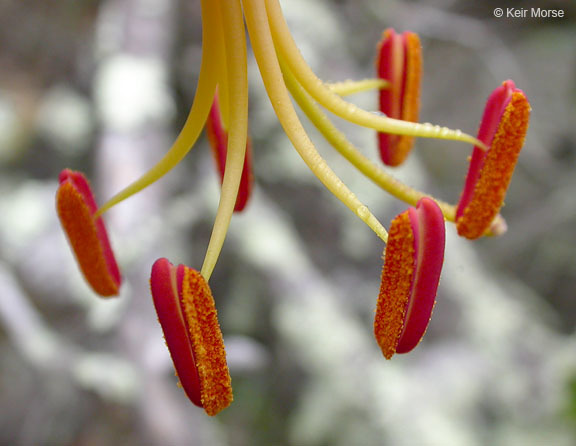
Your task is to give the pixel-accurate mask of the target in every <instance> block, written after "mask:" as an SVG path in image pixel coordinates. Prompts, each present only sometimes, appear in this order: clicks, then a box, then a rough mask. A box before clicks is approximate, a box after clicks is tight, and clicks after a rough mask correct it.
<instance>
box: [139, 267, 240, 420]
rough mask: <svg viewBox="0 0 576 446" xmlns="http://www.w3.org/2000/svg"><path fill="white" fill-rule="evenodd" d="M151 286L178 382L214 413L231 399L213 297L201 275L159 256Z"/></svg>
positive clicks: (207, 411)
mask: <svg viewBox="0 0 576 446" xmlns="http://www.w3.org/2000/svg"><path fill="white" fill-rule="evenodd" d="M150 283H151V289H152V296H153V299H154V306H155V308H156V311H157V313H158V320H159V322H160V324H161V326H162V330H163V331H164V337H165V339H166V344H167V346H168V349H169V351H170V354H171V356H172V360H173V362H174V367H175V369H176V373H177V375H178V377H179V379H180V383H181V385H182V387H183V389H184V391H185V392H186V394H187V396H188V397H189V398H190V400H191V401H192V402H193V403H194V404H195V405H197V406H199V407H203V408H204V410H205V411H206V413H207V414H208V415H210V416H213V415H216V414H217V413H219V412H220V411H221V410H223V409H225V408H226V407H228V406H229V405H230V403H231V402H232V400H233V395H232V386H231V379H230V373H229V371H228V365H227V363H226V351H225V349H224V342H223V340H222V332H221V330H220V325H219V324H218V317H217V312H216V307H215V304H214V298H213V297H212V293H211V291H210V288H209V286H208V284H207V282H206V280H205V279H204V278H203V277H202V275H201V274H200V273H199V272H198V271H196V270H193V269H191V268H188V267H187V266H185V265H179V266H178V268H175V267H174V266H173V265H172V264H171V263H170V262H169V261H168V260H166V259H159V260H157V261H156V262H155V263H154V266H153V267H152V276H151V280H150Z"/></svg>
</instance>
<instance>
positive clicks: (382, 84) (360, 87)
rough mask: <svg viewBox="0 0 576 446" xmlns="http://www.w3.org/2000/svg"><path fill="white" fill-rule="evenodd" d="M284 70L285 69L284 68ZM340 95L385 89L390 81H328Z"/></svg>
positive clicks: (330, 86) (328, 85) (328, 84)
mask: <svg viewBox="0 0 576 446" xmlns="http://www.w3.org/2000/svg"><path fill="white" fill-rule="evenodd" d="M282 71H284V70H282ZM325 85H326V86H327V87H328V88H329V89H330V90H332V92H334V93H336V94H337V95H338V96H349V95H351V94H356V93H362V92H364V91H370V90H383V89H386V88H390V82H388V81H386V80H384V79H363V80H361V81H354V80H346V81H343V82H326V84H325Z"/></svg>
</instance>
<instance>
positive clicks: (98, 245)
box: [56, 169, 122, 297]
mask: <svg viewBox="0 0 576 446" xmlns="http://www.w3.org/2000/svg"><path fill="white" fill-rule="evenodd" d="M59 182H60V185H59V187H58V192H57V193H56V209H57V212H58V216H59V217H60V222H61V224H62V227H63V228H64V232H65V233H66V236H67V238H68V242H69V243H70V246H71V247H72V251H73V252H74V255H75V256H76V260H77V262H78V265H79V266H80V269H81V270H82V273H83V274H84V278H85V279H86V282H88V284H89V285H90V286H91V287H92V289H93V290H94V291H95V292H96V293H98V294H99V295H100V296H102V297H109V296H116V295H117V294H118V290H119V288H120V284H121V283H122V278H121V277H120V270H119V269H118V264H117V263H116V258H115V257H114V252H113V251H112V247H111V245H110V241H109V240H108V233H107V231H106V226H105V225H104V220H103V219H102V217H95V214H96V210H97V209H98V206H97V205H96V200H95V199H94V194H93V193H92V190H91V189H90V183H88V180H87V179H86V177H85V176H84V175H83V174H82V173H80V172H74V171H72V170H69V169H65V170H63V171H62V172H61V173H60V177H59Z"/></svg>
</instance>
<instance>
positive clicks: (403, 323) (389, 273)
mask: <svg viewBox="0 0 576 446" xmlns="http://www.w3.org/2000/svg"><path fill="white" fill-rule="evenodd" d="M444 243H445V228H444V217H443V216H442V211H441V210H440V208H439V207H438V205H437V204H436V203H435V202H434V200H431V199H430V198H423V199H422V200H420V201H419V202H418V205H417V206H416V208H409V209H408V210H407V211H404V212H402V213H401V214H399V215H398V216H396V218H395V219H394V220H392V224H391V225H390V234H389V238H388V244H387V245H386V252H385V255H384V267H383V269H382V284H381V286H380V295H379V296H378V302H377V306H376V317H375V319H374V335H375V337H376V341H377V342H378V345H379V346H380V348H381V349H382V353H383V355H384V357H385V358H386V359H390V358H391V357H392V356H393V355H394V353H407V352H409V351H411V350H412V349H413V348H414V347H416V345H418V343H419V342H420V340H421V339H422V337H423V336H424V333H425V332H426V328H427V327H428V323H429V322H430V318H431V316H432V309H433V308H434V303H435V299H436V291H437V289H438V282H439V281H440V272H441V271H442V263H443V261H444Z"/></svg>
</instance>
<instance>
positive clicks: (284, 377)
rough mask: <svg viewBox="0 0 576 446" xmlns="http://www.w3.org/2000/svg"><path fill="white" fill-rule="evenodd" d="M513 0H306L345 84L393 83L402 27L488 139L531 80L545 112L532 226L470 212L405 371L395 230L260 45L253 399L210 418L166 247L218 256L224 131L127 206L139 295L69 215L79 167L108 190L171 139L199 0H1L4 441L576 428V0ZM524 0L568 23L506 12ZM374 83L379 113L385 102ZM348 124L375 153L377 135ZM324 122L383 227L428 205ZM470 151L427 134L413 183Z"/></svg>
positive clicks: (249, 295)
mask: <svg viewBox="0 0 576 446" xmlns="http://www.w3.org/2000/svg"><path fill="white" fill-rule="evenodd" d="M507 3H508V4H506V5H503V4H502V3H501V2H500V1H492V0H491V1H484V2H466V1H462V0H433V1H427V2H424V1H405V2H399V1H398V2H396V1H388V0H290V1H282V6H283V9H284V11H285V14H286V17H287V20H288V22H289V25H290V27H291V29H292V31H293V34H294V37H295V39H296V41H297V43H298V45H299V46H300V48H301V50H302V53H303V55H304V56H305V58H306V60H307V61H308V62H309V63H310V65H311V66H312V67H313V69H314V70H315V71H316V73H317V74H318V75H319V76H320V77H321V78H323V79H325V80H330V81H338V80H344V79H348V78H353V79H360V78H364V77H371V76H373V67H374V65H373V63H374V62H373V60H374V56H375V46H376V42H377V41H378V40H379V38H380V34H381V33H382V31H383V30H384V29H385V28H387V27H389V26H393V27H395V28H396V30H398V31H403V30H405V29H410V30H412V31H415V32H418V33H419V34H420V36H421V39H422V43H423V47H424V78H423V97H422V111H421V119H422V121H430V122H433V123H437V124H442V125H446V126H449V127H452V128H460V129H462V130H463V131H466V132H470V133H475V132H476V129H477V126H478V123H479V120H480V117H481V115H482V111H483V107H484V103H485V100H486V98H487V97H488V95H489V94H490V92H491V91H492V90H493V89H494V88H496V87H497V86H498V85H500V83H501V82H502V81H503V80H505V79H509V78H511V79H514V80H515V82H516V84H517V86H518V87H519V88H522V89H523V90H524V91H525V92H526V94H527V96H528V97H529V99H530V100H531V104H532V107H533V112H532V119H531V125H530V130H529V133H528V137H527V141H526V145H525V148H524V150H523V152H522V154H521V157H520V161H519V164H518V167H517V169H516V173H515V177H514V179H513V182H512V185H511V188H510V190H509V193H508V196H507V201H506V207H505V208H504V209H503V211H502V213H503V215H504V217H505V218H506V220H507V222H508V226H509V231H508V233H507V234H505V235H504V236H502V237H500V238H497V239H482V240H478V241H475V242H470V241H467V240H462V239H460V238H458V237H457V236H456V235H455V229H454V227H453V226H452V225H448V227H447V237H448V239H447V247H446V260H445V266H444V270H443V275H442V280H441V284H440V289H439V292H438V296H437V305H436V308H435V311H434V317H433V319H432V321H431V324H430V326H429V329H428V333H427V335H426V337H425V339H424V340H423V341H422V343H421V344H420V345H419V346H418V347H417V349H416V350H414V351H413V352H412V353H410V354H409V355H398V356H395V357H394V358H393V359H392V360H391V361H385V360H384V358H383V357H382V354H381V352H380V351H379V348H378V346H377V344H376V342H375V341H374V339H373V336H372V322H373V312H374V307H375V302H376V297H377V294H378V289H379V281H380V271H381V268H382V260H381V256H382V249H383V246H382V245H381V244H380V243H376V242H377V239H376V238H375V236H374V234H373V233H372V232H371V231H370V230H369V229H368V228H366V227H365V226H364V225H363V224H362V223H361V222H360V221H359V220H357V219H356V218H355V217H354V216H353V215H352V214H351V213H350V212H349V211H348V210H347V209H346V208H345V207H344V206H343V205H342V204H341V203H340V202H338V201H337V200H336V199H335V198H334V197H332V196H331V194H329V193H328V192H327V191H326V190H325V189H324V188H323V187H322V186H321V184H320V183H319V182H318V181H317V180H316V179H315V178H314V177H313V175H312V174H311V173H310V172H309V171H308V169H307V168H306V167H305V165H304V163H303V162H302V161H301V160H300V159H299V158H298V156H297V154H296V152H295V151H294V150H293V149H292V148H291V146H290V144H289V142H288V141H287V138H286V137H285V135H284V134H283V132H282V131H281V128H280V126H279V124H278V122H277V120H276V119H275V116H274V114H273V112H272V111H271V110H272V109H271V107H270V104H269V102H268V99H267V97H266V95H265V92H264V89H263V87H262V85H261V81H260V79H259V76H258V71H257V67H256V66H255V64H254V62H253V61H252V60H251V63H250V76H251V77H250V83H251V93H250V94H251V96H250V101H251V102H250V119H251V120H250V126H251V134H252V138H253V153H254V166H255V177H256V185H255V191H254V195H253V197H252V200H251V202H250V204H249V206H248V208H247V209H246V211H245V212H244V213H242V214H241V215H236V216H234V218H233V221H232V225H231V229H230V232H229V235H228V239H227V241H226V244H225V246H224V250H223V252H222V255H221V257H220V261H219V263H218V265H217V267H216V270H215V272H214V275H213V276H212V279H211V286H212V290H213V292H214V296H215V299H216V303H217V307H218V311H219V317H220V323H221V326H222V330H223V333H224V339H225V343H226V347H227V351H228V361H229V366H230V370H231V374H232V380H233V387H234V395H235V401H234V403H233V405H232V406H231V407H230V408H228V409H226V410H225V411H224V412H222V413H221V414H220V415H218V416H217V417H215V418H209V417H207V416H206V415H205V413H204V412H203V411H202V410H201V409H198V408H196V407H194V406H193V405H192V404H190V403H189V401H188V400H187V399H186V397H185V396H184V393H183V392H182V391H181V390H180V389H179V388H178V387H177V385H176V378H175V376H174V373H173V369H172V365H171V361H170V358H169V355H168V352H167V350H166V348H165V346H164V343H163V339H162V334H161V331H160V328H159V325H158V323H157V321H156V316H155V313H154V309H153V306H152V301H151V298H150V293H149V285H148V277H149V271H150V267H151V265H152V263H153V261H154V260H155V259H156V258H158V257H168V258H169V259H170V260H171V261H172V262H174V263H186V264H188V265H190V266H192V267H196V268H199V267H200V266H201V262H202V259H203V256H204V251H205V249H206V245H207V241H208V238H209V235H210V231H211V225H212V222H213V219H214V215H215V210H216V206H217V201H218V192H219V179H218V176H217V173H216V169H215V168H214V166H213V161H212V159H211V154H210V151H209V148H208V146H207V143H206V140H205V138H204V137H202V138H201V140H200V141H199V143H198V144H197V147H195V149H194V150H193V151H192V152H191V153H190V154H189V155H188V157H187V158H186V159H185V161H184V162H183V163H181V164H180V165H179V166H178V167H177V168H176V169H175V170H174V171H173V172H172V173H171V174H170V175H169V176H167V177H165V179H162V180H161V181H159V182H158V183H156V184H155V185H154V186H152V187H150V188H149V189H147V190H146V191H144V192H142V193H141V194H139V195H138V196H136V197H133V198H132V199H130V200H128V201H126V202H124V203H122V204H120V205H118V206H117V207H116V208H114V209H113V210H111V211H110V212H109V213H108V214H107V215H106V219H107V224H108V229H109V232H110V234H111V237H112V243H113V245H114V248H115V250H116V253H117V256H118V258H119V262H120V265H121V268H122V271H123V275H124V279H125V281H124V285H123V288H122V293H121V296H120V298H118V299H113V300H109V301H104V300H100V299H98V298H97V297H96V296H95V295H94V294H93V293H92V292H91V290H90V289H89V288H88V286H87V285H86V284H85V283H84V281H83V279H82V277H81V275H80V273H79V271H78V269H77V267H76V264H75V261H74V259H73V257H72V254H71V252H70V250H69V248H68V246H67V243H66V240H65V238H64V236H63V234H62V231H61V229H60V227H59V223H58V221H57V217H56V213H55V209H54V195H55V191H56V188H57V178H58V173H59V172H60V171H61V170H62V169H63V168H65V167H68V168H72V169H77V170H82V171H84V172H85V173H86V174H87V176H88V177H89V178H90V179H91V181H92V184H93V187H94V189H95V192H96V195H97V197H98V200H99V201H100V202H103V201H104V200H106V199H107V198H109V197H110V196H111V195H112V194H114V193H115V192H117V191H118V190H120V189H121V188H123V187H124V186H125V185H127V184H129V183H130V182H131V181H132V180H134V179H135V178H137V177H138V176H139V175H140V174H141V173H142V172H144V171H145V170H146V169H147V168H149V167H150V166H152V165H153V164H154V163H155V162H156V161H157V160H158V159H159V158H160V157H161V156H162V154H163V153H164V152H165V151H166V150H167V149H168V148H169V147H170V145H171V143H172V141H173V140H174V138H175V136H176V134H177V132H178V130H179V128H180V126H181V125H182V123H183V122H184V119H185V117H186V113H187V111H188V107H189V106H190V104H191V102H192V97H193V94H194V89H195V86H196V80H197V71H198V67H199V63H200V58H201V50H200V44H201V22H200V17H199V11H200V9H199V1H198V0H188V1H183V0H107V1H105V0H81V1H78V0H62V1H59V2H37V1H33V0H1V1H0V444H2V445H24V446H28V445H80V446H85V445H87V446H100V445H111V444H123V445H144V444H145V445H176V446H178V445H231V446H248V445H297V446H328V445H336V446H340V445H342V446H346V445H367V446H370V445H392V446H396V445H398V446H402V445H430V446H435V445H443V446H450V445H454V446H468V445H470V446H474V445H502V446H516V445H523V446H524V445H549V444H550V445H573V444H576V354H575V351H576V350H575V349H576V337H575V331H574V329H575V326H576V296H575V291H574V290H575V289H576V254H575V252H576V250H575V244H576V231H575V230H574V228H575V227H576V201H575V200H574V193H575V191H576V176H575V175H574V164H575V161H576V150H575V147H576V126H575V124H576V120H575V118H576V113H575V104H576V89H575V87H574V85H575V82H576V53H575V52H574V43H575V42H576V4H575V3H574V2H572V1H562V0H558V1H546V2H544V1H543V0H539V1H536V0H534V1H522V2H507ZM514 5H515V6H516V7H522V8H531V7H545V8H558V9H562V10H564V12H565V17H563V18H556V19H552V18H544V19H538V18H529V17H527V18H516V19H512V18H495V17H494V13H493V10H494V8H497V7H503V8H506V7H510V6H514ZM351 99H352V100H353V101H355V102H357V103H358V104H360V105H362V106H363V107H366V108H368V109H374V108H375V107H376V99H375V95H374V93H373V92H372V93H367V94H361V95H358V96H355V97H353V98H351ZM338 124H339V125H340V126H341V128H343V129H344V130H346V133H347V134H348V136H349V137H350V139H351V140H352V141H353V142H354V143H355V144H357V145H358V146H359V147H360V148H361V149H362V150H363V152H364V153H365V154H366V155H368V156H371V157H373V158H374V159H376V146H375V136H374V134H373V132H371V131H367V130H365V129H361V128H357V127H353V126H350V125H347V124H346V123H341V122H339V123H338ZM306 125H307V124H306ZM310 134H311V136H312V138H313V139H314V140H315V141H316V142H317V145H318V150H319V151H320V152H321V153H322V155H323V156H325V158H326V159H327V160H328V162H329V163H330V165H331V166H333V168H334V169H335V170H336V172H337V173H338V174H339V175H340V176H341V177H342V179H343V180H344V181H345V182H346V183H347V184H348V185H349V186H350V188H351V189H353V190H354V191H355V192H356V193H357V195H358V196H359V197H360V199H361V200H363V201H364V202H365V203H366V204H367V205H368V206H369V207H370V209H371V210H372V211H373V212H374V213H375V215H377V216H378V217H379V218H380V219H381V220H382V222H384V223H385V224H388V222H389V221H390V220H391V219H392V218H393V217H394V216H395V215H396V214H397V213H399V212H401V211H402V210H403V209H405V207H406V206H405V205H404V204H403V203H400V202H398V201H396V200H395V199H393V198H391V197H389V196H387V195H386V194H385V193H383V192H382V191H381V190H379V189H378V188H377V187H376V186H374V185H373V184H372V183H370V182H369V181H368V180H366V179H364V178H363V177H362V176H361V175H360V174H359V173H358V172H356V171H355V170H354V169H353V168H352V167H351V166H349V165H348V164H347V163H346V162H345V161H343V159H341V158H340V157H339V156H338V155H337V154H335V153H334V151H333V150H331V148H330V147H329V146H328V145H327V144H326V143H325V142H324V141H323V140H322V139H321V138H319V137H318V135H317V134H316V133H315V132H314V131H313V130H312V129H311V130H310ZM469 153H470V147H468V146H466V145H464V144H460V143H453V142H443V141H436V140H418V141H417V143H416V147H415V149H414V151H413V155H412V156H411V158H410V159H409V161H408V162H407V163H406V164H405V165H404V166H402V167H401V168H399V169H397V170H396V171H395V172H394V173H395V175H397V176H398V177H399V178H401V179H403V180H404V181H406V182H407V183H409V184H411V185H413V186H416V187H419V188H422V189H425V190H427V191H430V192H431V193H433V194H435V195H437V196H438V197H440V198H443V199H445V200H447V201H452V202H456V201H457V200H458V197H459V194H460V190H461V187H462V184H463V180H464V176H465V174H466V169H467V157H468V155H469Z"/></svg>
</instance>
